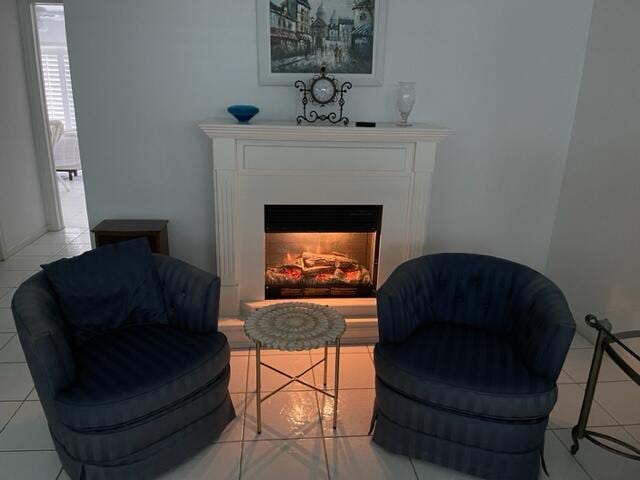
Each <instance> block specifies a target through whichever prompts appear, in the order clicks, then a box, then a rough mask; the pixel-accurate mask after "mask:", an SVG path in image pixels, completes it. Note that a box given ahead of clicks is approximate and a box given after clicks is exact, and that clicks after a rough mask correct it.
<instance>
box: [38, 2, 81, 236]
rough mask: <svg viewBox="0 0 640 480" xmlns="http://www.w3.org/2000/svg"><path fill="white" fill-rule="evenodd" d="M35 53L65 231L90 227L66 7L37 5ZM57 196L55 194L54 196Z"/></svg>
mask: <svg viewBox="0 0 640 480" xmlns="http://www.w3.org/2000/svg"><path fill="white" fill-rule="evenodd" d="M31 12H32V18H33V24H34V30H35V42H36V45H35V47H36V48H35V52H36V57H37V58H36V60H37V62H38V66H39V68H38V71H39V75H40V84H41V86H42V88H41V92H42V95H41V100H42V103H43V107H44V112H45V124H46V130H47V132H46V133H47V135H48V139H49V146H50V155H49V157H50V162H51V171H52V172H53V175H54V182H55V189H56V190H57V198H56V199H53V200H54V201H55V200H57V201H58V207H59V210H60V211H61V213H62V222H63V226H64V227H65V229H69V230H71V229H84V230H86V229H87V228H88V226H89V220H88V217H87V206H86V200H85V191H84V179H83V170H82V159H81V157H80V148H79V143H78V133H77V130H76V114H75V106H74V101H73V86H72V82H71V71H70V68H69V53H68V50H67V36H66V28H65V16H64V5H63V4H62V3H55V2H54V3H51V2H47V3H40V2H35V3H33V6H32V9H31ZM54 193H55V192H54Z"/></svg>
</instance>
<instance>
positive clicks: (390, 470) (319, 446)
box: [0, 180, 640, 480]
mask: <svg viewBox="0 0 640 480" xmlns="http://www.w3.org/2000/svg"><path fill="white" fill-rule="evenodd" d="M74 181H75V180H74ZM89 242H90V237H89V234H88V230H87V228H86V227H69V228H67V229H65V230H64V231H63V232H56V233H48V234H46V235H44V236H43V237H42V238H40V239H38V240H37V241H36V242H34V244H32V245H39V246H44V245H48V246H51V248H48V249H34V248H29V247H27V248H26V249H25V251H23V252H20V253H19V254H18V255H16V256H14V257H12V259H10V261H7V262H0V480H22V479H23V480H35V479H42V480H56V479H58V480H65V479H66V480H68V479H69V477H68V476H67V475H66V473H65V472H64V471H63V469H62V467H61V465H60V462H59V460H58V458H57V455H56V454H55V452H54V451H53V446H52V443H51V438H50V437H49V433H48V430H47V426H46V420H45V417H44V414H43V412H42V408H41V406H40V402H39V401H38V397H37V394H36V392H35V390H34V388H33V381H32V380H31V376H30V374H29V369H28V367H27V365H26V363H24V356H23V354H22V351H21V348H20V344H19V341H18V338H17V336H16V333H15V332H16V330H15V324H14V322H13V316H12V314H11V310H10V302H11V298H12V296H13V293H14V292H15V288H16V287H17V286H18V285H19V283H20V282H21V281H22V280H23V279H25V278H26V277H28V276H30V275H31V274H33V273H34V272H35V271H37V269H38V265H40V264H41V263H45V262H47V261H51V260H55V259H56V258H59V257H60V256H62V255H65V254H72V253H75V252H77V251H83V250H86V249H88V248H90V243H89ZM78 245H80V246H81V247H80V248H79V249H78V250H76V249H75V246H78ZM30 247H31V246H30ZM45 251H46V253H44V254H43V253H41V252H45ZM591 351H592V350H591V345H590V344H589V342H588V341H586V340H585V339H584V338H582V337H579V336H577V337H576V339H575V340H574V342H573V345H572V348H571V350H570V352H569V356H568V358H567V362H566V364H565V369H564V370H563V372H562V375H561V376H560V379H559V397H558V403H557V404H556V407H555V409H554V411H553V413H552V414H551V419H550V422H549V429H548V430H547V437H546V448H545V455H546V459H547V464H548V467H549V471H550V473H551V478H553V479H561V480H607V479H614V478H615V479H616V480H637V479H638V478H640V462H633V461H631V460H626V459H624V458H622V457H619V456H615V455H612V454H610V453H608V452H606V451H604V450H602V449H599V448H596V447H594V446H592V445H591V444H590V443H589V442H587V441H583V442H581V448H580V451H579V452H578V454H577V456H576V457H572V456H571V454H570V453H569V450H568V448H569V447H570V443H571V440H570V428H571V427H572V426H573V425H575V423H576V421H577V417H578V412H579V409H580V404H581V402H582V396H583V393H584V382H585V381H586V376H585V373H586V372H587V371H588V368H589V363H590V360H591ZM342 353H343V355H342V357H341V378H340V384H341V388H340V398H339V408H340V415H339V421H338V428H337V430H335V431H334V430H333V428H331V412H332V407H333V404H332V401H331V400H330V399H328V398H326V397H324V396H322V395H320V394H317V393H315V392H314V391H312V390H308V389H306V388H304V387H300V386H292V388H290V389H287V390H286V391H282V392H279V393H277V394H275V395H274V396H273V397H272V398H271V399H269V400H268V401H267V402H265V404H264V405H263V433H262V434H261V435H257V434H256V416H255V384H254V382H255V356H254V355H253V354H252V352H249V351H246V350H241V351H234V352H232V360H231V368H232V378H231V384H230V391H231V393H232V394H231V398H232V400H233V403H234V405H235V407H236V411H237V414H238V415H237V418H236V419H235V420H234V421H233V422H232V423H231V424H230V425H229V427H228V428H227V429H226V430H225V432H224V433H223V435H222V437H221V438H220V439H218V442H216V443H215V444H212V445H211V446H210V447H209V448H207V449H205V450H204V451H202V452H201V453H200V454H199V455H197V456H196V457H194V458H193V459H192V460H191V461H189V462H187V463H185V464H184V465H182V466H180V467H179V468H177V469H175V470H173V471H171V472H169V473H167V474H166V475H164V476H163V477H162V479H163V480H172V479H175V480H177V479H185V480H191V479H193V480H195V479H202V478H211V475H212V472H215V478H216V479H223V480H226V479H229V480H231V479H234V480H239V479H268V480H270V479H280V478H292V479H293V478H304V479H330V480H337V479H367V480H377V479H412V480H427V479H429V480H439V479H442V480H463V479H470V478H471V477H469V476H466V475H462V474H459V473H457V472H453V471H451V470H447V469H444V468H441V467H437V466H435V465H431V464H429V463H426V462H422V461H419V460H416V459H411V458H407V457H401V456H397V455H392V454H389V453H387V452H385V451H384V450H382V449H380V448H378V447H377V446H375V445H374V444H372V443H371V441H370V438H369V437H367V430H368V428H369V420H370V415H371V407H372V402H373V399H374V389H373V388H374V383H373V380H374V371H373V361H372V347H371V346H357V347H349V346H348V347H344V348H343V350H342ZM321 354H322V352H321V351H313V352H306V353H295V354H282V353H281V352H273V351H265V352H264V356H265V360H267V361H269V362H271V363H273V364H275V365H276V366H278V367H279V368H282V369H284V370H286V371H289V370H293V372H292V373H298V370H302V369H304V367H306V366H310V365H311V362H312V361H314V360H316V359H318V358H319V356H320V355H321ZM267 357H268V358H267ZM263 371H264V370H263ZM330 371H331V370H330ZM602 378H603V381H602V382H601V383H600V385H599V387H598V391H597V394H596V402H595V403H594V407H593V411H592V414H591V428H592V429H594V430H598V431H602V432H605V433H609V434H613V435H616V436H620V437H621V438H624V439H626V440H628V441H631V442H640V407H639V405H640V390H639V389H638V388H637V386H636V385H635V384H633V383H632V382H629V381H626V380H624V378H621V377H620V376H619V375H618V374H617V372H615V369H614V368H612V367H611V366H607V367H606V368H605V369H604V370H603V377H602ZM278 380H279V379H278V378H277V375H275V374H274V375H271V374H268V375H265V376H264V380H263V381H264V384H265V387H266V389H267V390H271V389H274V388H276V387H277V386H278V385H279V382H278ZM306 380H307V381H308V382H309V383H314V384H315V385H321V384H322V368H321V367H319V368H317V369H316V370H315V371H314V372H312V373H309V374H308V376H307V377H306ZM332 382H333V379H332V376H331V375H329V384H330V385H331V384H332ZM541 478H544V477H542V476H541Z"/></svg>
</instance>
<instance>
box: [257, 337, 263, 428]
mask: <svg viewBox="0 0 640 480" xmlns="http://www.w3.org/2000/svg"><path fill="white" fill-rule="evenodd" d="M256 424H257V426H258V433H262V399H261V398H260V342H256Z"/></svg>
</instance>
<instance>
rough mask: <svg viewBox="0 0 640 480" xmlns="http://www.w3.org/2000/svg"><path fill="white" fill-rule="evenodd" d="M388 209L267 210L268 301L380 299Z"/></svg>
mask: <svg viewBox="0 0 640 480" xmlns="http://www.w3.org/2000/svg"><path fill="white" fill-rule="evenodd" d="M381 219H382V206H378V205H364V206H361V205H265V298H266V299H274V298H304V297H307V298H312V297H315V298H317V297H372V296H375V289H376V280H377V273H378V272H377V270H378V253H379V248H380V225H381Z"/></svg>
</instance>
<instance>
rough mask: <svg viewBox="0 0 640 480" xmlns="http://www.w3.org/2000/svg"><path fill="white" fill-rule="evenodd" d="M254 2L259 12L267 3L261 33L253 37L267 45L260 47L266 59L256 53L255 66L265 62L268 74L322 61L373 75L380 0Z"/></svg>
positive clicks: (316, 67) (334, 69) (336, 70)
mask: <svg viewBox="0 0 640 480" xmlns="http://www.w3.org/2000/svg"><path fill="white" fill-rule="evenodd" d="M258 2H263V5H262V9H260V8H259V12H258V14H259V15H261V10H262V13H266V12H264V10H265V7H266V6H267V5H268V9H269V13H268V28H264V27H266V26H263V28H262V30H263V35H264V34H265V33H266V34H267V38H265V37H264V36H263V37H262V38H260V39H259V40H260V41H261V42H263V41H264V40H267V41H268V49H267V51H266V52H265V51H264V49H263V51H262V52H261V55H262V56H266V55H265V54H268V62H267V59H266V58H261V59H260V67H261V70H263V69H264V67H268V72H266V73H267V74H268V75H269V76H271V78H272V79H273V78H277V76H278V75H279V74H283V75H282V76H283V77H287V78H288V77H289V75H286V74H297V75H299V74H304V73H318V72H319V71H320V68H321V67H322V66H326V67H327V71H329V72H330V73H332V74H347V75H356V76H363V77H364V76H368V77H369V78H371V77H375V75H376V73H377V72H376V68H375V62H376V58H377V55H376V50H377V49H378V48H379V46H378V43H379V39H378V38H377V37H378V36H380V35H381V33H380V32H379V29H380V25H379V24H380V15H379V13H380V12H378V11H377V9H379V8H380V3H381V0H258ZM259 5H260V4H259ZM259 18H260V17H259ZM262 20H263V21H264V20H265V19H264V17H262ZM259 34H260V32H259ZM262 73H264V72H261V74H262ZM263 79H264V76H263Z"/></svg>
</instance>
